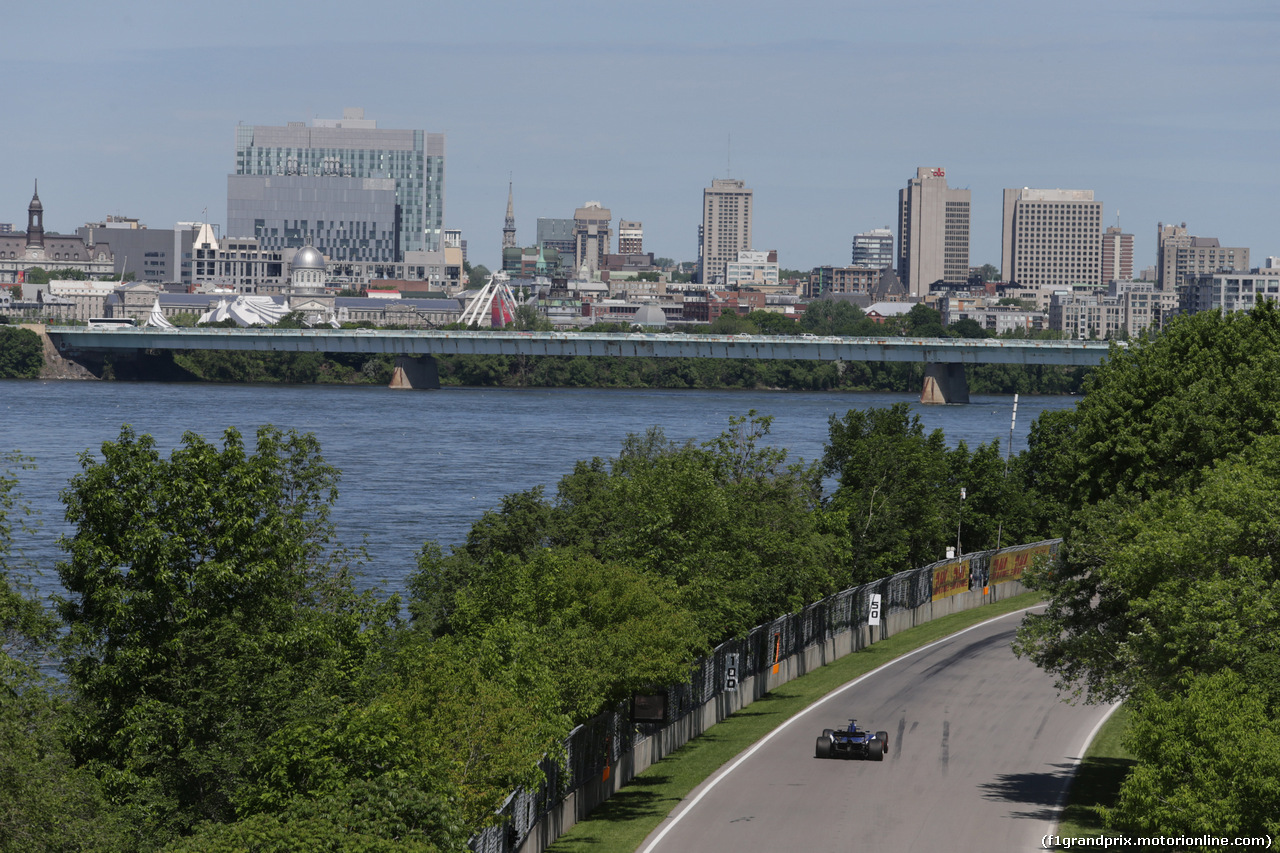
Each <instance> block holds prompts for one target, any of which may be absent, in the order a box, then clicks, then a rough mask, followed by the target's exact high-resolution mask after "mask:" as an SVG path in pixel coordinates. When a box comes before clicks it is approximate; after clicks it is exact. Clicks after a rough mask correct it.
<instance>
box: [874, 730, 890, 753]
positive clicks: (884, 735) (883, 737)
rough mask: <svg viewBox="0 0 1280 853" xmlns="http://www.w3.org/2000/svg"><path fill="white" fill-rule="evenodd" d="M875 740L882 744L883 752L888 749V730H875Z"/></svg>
mask: <svg viewBox="0 0 1280 853" xmlns="http://www.w3.org/2000/svg"><path fill="white" fill-rule="evenodd" d="M876 740H878V741H880V742H882V743H883V744H884V751H885V752H888V751H889V733H888V732H876Z"/></svg>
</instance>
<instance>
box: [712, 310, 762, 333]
mask: <svg viewBox="0 0 1280 853" xmlns="http://www.w3.org/2000/svg"><path fill="white" fill-rule="evenodd" d="M758 331H759V330H758V329H757V328H756V325H755V323H753V322H751V320H750V319H748V318H747V317H745V316H743V315H741V314H738V313H737V312H736V311H725V312H724V313H723V314H721V315H720V316H719V317H716V318H715V319H714V320H712V321H711V324H710V325H709V326H707V333H708V334H711V335H754V334H756V333H757V332H758Z"/></svg>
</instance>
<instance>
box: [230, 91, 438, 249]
mask: <svg viewBox="0 0 1280 853" xmlns="http://www.w3.org/2000/svg"><path fill="white" fill-rule="evenodd" d="M242 175H254V176H258V177H259V179H260V180H258V181H252V182H242V185H241V186H239V187H238V190H240V191H241V192H240V193H239V194H238V201H239V202H242V204H239V205H238V207H237V209H236V211H235V213H236V217H235V221H236V222H237V223H238V224H237V229H244V228H248V229H250V230H249V233H245V234H237V233H234V231H233V229H232V221H233V217H232V215H231V213H232V211H231V210H230V199H228V216H227V220H228V221H227V235H228V236H229V237H258V238H259V240H260V241H262V245H263V246H264V247H266V246H271V245H274V244H273V243H272V242H271V240H272V239H274V240H276V241H280V242H285V236H284V233H285V230H286V229H293V230H296V231H307V232H309V233H308V234H303V235H302V237H303V238H305V237H306V236H311V237H313V239H314V245H315V246H316V247H317V248H319V249H321V251H324V249H323V248H321V244H322V243H327V244H329V245H331V246H332V247H334V248H337V247H344V246H345V247H346V248H348V249H357V248H359V249H364V250H374V249H377V250H379V251H380V252H384V251H385V250H386V249H387V246H385V245H374V241H377V242H378V243H385V242H386V241H385V240H384V238H382V237H381V236H377V235H372V234H370V231H381V230H383V229H382V228H381V227H380V226H381V223H383V222H385V221H387V217H386V216H385V213H384V214H381V215H380V216H379V217H378V218H376V219H373V218H372V217H371V216H365V218H364V219H363V221H364V222H366V223H368V222H369V221H370V220H371V219H372V221H374V222H376V223H378V225H379V227H377V228H370V227H369V226H368V225H367V224H366V226H365V227H364V228H363V229H361V232H362V233H352V231H351V229H350V227H348V226H347V225H346V224H345V223H348V222H350V223H359V222H361V221H362V219H361V210H360V205H364V204H380V203H382V202H381V197H379V198H376V199H375V198H374V197H373V196H372V195H371V196H370V198H368V199H352V198H351V197H350V194H351V193H359V192H366V193H376V192H377V191H378V190H381V189H383V188H384V187H386V186H390V187H391V188H392V189H393V190H394V202H395V206H396V208H397V213H396V214H395V216H394V217H392V218H393V219H395V220H396V221H395V225H394V227H395V229H396V234H395V235H394V241H395V243H396V250H397V251H399V252H400V253H404V252H414V251H424V250H425V251H433V252H434V251H439V250H440V249H441V247H442V242H441V238H442V232H443V230H444V134H442V133H427V132H425V131H422V130H390V129H379V128H378V123H377V122H376V121H374V120H372V119H366V118H365V117H364V110H362V109H351V108H348V109H345V110H343V113H342V118H340V119H315V120H314V121H313V122H312V123H311V126H310V127H308V126H307V125H306V124H305V123H304V122H289V124H288V126H286V127H274V126H261V125H255V126H248V125H240V126H238V127H237V128H236V163H235V173H234V176H242ZM234 176H233V177H234ZM273 177H281V178H290V177H294V178H305V179H306V181H302V182H297V183H295V184H293V185H290V186H287V187H283V188H282V187H274V186H272V187H271V189H273V190H275V191H276V193H277V195H279V194H280V193H283V194H284V195H285V196H287V197H288V204H289V205H290V207H291V209H290V211H288V213H287V215H280V214H279V213H278V212H277V211H276V210H274V209H273V208H272V206H271V203H270V202H268V201H267V200H266V199H261V200H260V199H257V198H255V197H254V194H255V192H256V191H257V189H259V188H260V189H263V190H265V189H266V188H267V187H269V186H271V184H272V182H271V181H269V180H261V179H265V178H273ZM353 179H356V180H354V181H353ZM360 179H366V180H377V181H390V182H391V183H390V184H379V185H377V186H374V185H368V184H361V183H359V180H360ZM245 183H252V184H253V185H254V186H252V187H250V186H243V184H245ZM286 183H287V182H286ZM228 185H229V186H231V185H232V182H230V181H229V182H228ZM335 203H344V204H347V205H348V206H347V207H345V208H344V209H342V210H341V211H339V212H338V214H337V215H335V214H334V213H332V212H329V211H331V210H332V206H333V205H334V204H335ZM295 205H297V206H306V205H310V210H312V211H314V213H313V215H311V216H308V217H306V222H307V224H306V227H305V228H304V227H303V226H302V221H303V219H302V217H300V216H297V215H295V210H296V209H297V208H296V207H294V206H295ZM368 212H369V213H371V214H372V213H373V211H371V210H370V211H368ZM286 220H287V223H286ZM317 221H319V222H320V223H322V224H321V225H319V226H317V225H316V224H315V223H316V222H317ZM246 222H247V223H248V225H245V224H244V223H246ZM335 223H338V224H339V227H338V228H336V229H335V228H332V227H329V226H331V225H333V224H335ZM272 229H275V230H276V234H275V235H272V234H271V230H272ZM326 231H327V232H329V233H328V234H324V233H322V232H326ZM338 231H342V232H344V233H342V234H339V233H338ZM264 232H265V233H264ZM299 245H301V244H299Z"/></svg>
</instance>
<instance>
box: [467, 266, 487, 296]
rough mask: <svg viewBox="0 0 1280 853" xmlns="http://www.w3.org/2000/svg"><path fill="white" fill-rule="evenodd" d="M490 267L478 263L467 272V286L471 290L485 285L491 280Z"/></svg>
mask: <svg viewBox="0 0 1280 853" xmlns="http://www.w3.org/2000/svg"><path fill="white" fill-rule="evenodd" d="M489 275H490V273H489V268H488V267H486V266H485V265H484V264H477V265H476V266H474V267H472V268H471V270H470V272H468V273H467V288H468V289H470V290H478V289H479V288H481V287H484V286H485V284H486V283H487V282H488V281H489Z"/></svg>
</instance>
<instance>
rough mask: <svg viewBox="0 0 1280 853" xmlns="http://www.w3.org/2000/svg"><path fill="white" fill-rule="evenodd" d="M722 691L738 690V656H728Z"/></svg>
mask: <svg viewBox="0 0 1280 853" xmlns="http://www.w3.org/2000/svg"><path fill="white" fill-rule="evenodd" d="M724 689H725V690H737V689H738V656H737V655H736V654H731V655H729V659H728V660H727V661H726V662H725V668H724Z"/></svg>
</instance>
